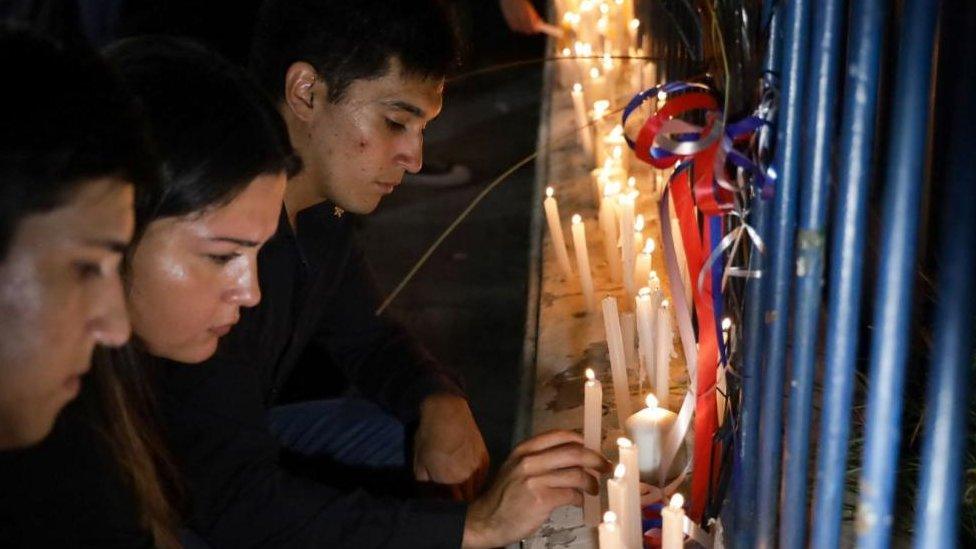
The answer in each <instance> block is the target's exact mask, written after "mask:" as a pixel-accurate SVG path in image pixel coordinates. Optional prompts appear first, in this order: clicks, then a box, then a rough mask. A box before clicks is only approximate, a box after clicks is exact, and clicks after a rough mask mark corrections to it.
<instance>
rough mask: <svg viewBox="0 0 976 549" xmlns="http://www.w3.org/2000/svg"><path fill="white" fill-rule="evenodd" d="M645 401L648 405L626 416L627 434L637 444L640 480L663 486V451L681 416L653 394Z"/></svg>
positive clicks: (664, 472) (665, 478)
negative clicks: (665, 406) (669, 434)
mask: <svg viewBox="0 0 976 549" xmlns="http://www.w3.org/2000/svg"><path fill="white" fill-rule="evenodd" d="M645 402H646V403H647V408H642V409H640V410H638V411H637V413H636V414H634V415H632V416H630V417H629V418H627V422H626V424H625V425H626V430H627V436H629V437H630V439H631V440H633V441H634V442H635V443H636V444H637V448H638V464H637V467H638V469H639V470H640V478H641V480H643V481H644V482H645V483H647V484H650V485H652V486H664V484H665V482H666V481H667V476H668V472H667V471H665V470H663V469H662V468H661V459H662V456H661V452H662V450H663V449H664V444H665V441H666V440H667V435H668V432H669V431H670V430H671V427H673V426H674V423H675V421H676V420H677V418H678V416H677V414H675V413H674V412H672V411H670V410H667V409H665V408H661V407H660V406H658V402H657V398H656V397H655V396H654V394H653V393H649V394H648V395H647V399H646V401H645Z"/></svg>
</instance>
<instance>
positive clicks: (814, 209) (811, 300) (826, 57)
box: [779, 0, 844, 547]
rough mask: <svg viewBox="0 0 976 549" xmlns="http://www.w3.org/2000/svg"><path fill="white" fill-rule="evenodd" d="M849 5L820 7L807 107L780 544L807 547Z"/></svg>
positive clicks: (824, 2) (829, 1)
mask: <svg viewBox="0 0 976 549" xmlns="http://www.w3.org/2000/svg"><path fill="white" fill-rule="evenodd" d="M843 13H844V3H843V2H842V1H841V0H821V1H820V2H817V3H816V6H815V7H814V13H813V33H812V36H811V46H810V63H809V69H810V70H809V84H808V86H807V90H806V92H807V98H806V105H805V106H804V109H805V111H804V113H803V116H804V117H805V120H806V123H805V124H804V133H805V136H806V139H805V145H806V146H805V150H804V151H803V154H802V162H803V170H802V172H801V173H802V175H801V177H800V184H801V188H800V197H799V204H800V215H799V217H798V220H797V226H798V230H797V235H796V249H797V259H796V281H795V283H794V284H795V285H794V300H793V311H794V312H793V314H794V317H793V349H792V351H793V361H792V364H791V368H790V376H789V384H788V387H789V388H788V390H787V391H788V393H787V394H788V396H789V398H788V402H789V417H788V422H787V427H786V453H785V458H784V461H785V463H784V468H785V471H784V483H783V500H782V512H781V513H780V521H781V522H780V530H779V546H780V547H804V546H806V537H807V464H808V459H809V454H810V424H811V415H812V413H813V370H814V365H815V363H816V354H817V339H818V335H819V332H818V328H819V320H820V302H821V293H822V286H823V270H824V248H825V247H826V240H827V236H826V232H825V230H824V224H825V223H826V221H827V204H828V200H829V196H830V193H829V190H830V167H831V155H830V152H831V145H832V144H833V139H834V135H835V133H834V132H835V129H836V126H837V122H836V116H837V95H838V93H837V89H838V85H837V84H838V82H837V81H838V72H839V66H840V61H841V41H840V36H841V33H842V32H843V28H844V27H843Z"/></svg>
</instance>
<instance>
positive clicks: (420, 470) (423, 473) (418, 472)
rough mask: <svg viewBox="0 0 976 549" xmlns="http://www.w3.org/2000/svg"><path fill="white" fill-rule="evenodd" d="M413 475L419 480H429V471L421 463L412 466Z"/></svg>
mask: <svg viewBox="0 0 976 549" xmlns="http://www.w3.org/2000/svg"><path fill="white" fill-rule="evenodd" d="M413 476H414V477H416V478H417V480H419V481H420V482H430V481H431V478H430V471H428V470H427V468H426V467H424V466H422V465H415V466H414V468H413Z"/></svg>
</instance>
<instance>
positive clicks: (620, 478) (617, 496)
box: [607, 463, 630, 549]
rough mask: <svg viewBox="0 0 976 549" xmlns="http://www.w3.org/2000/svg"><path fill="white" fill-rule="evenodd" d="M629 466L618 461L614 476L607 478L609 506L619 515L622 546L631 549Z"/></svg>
mask: <svg viewBox="0 0 976 549" xmlns="http://www.w3.org/2000/svg"><path fill="white" fill-rule="evenodd" d="M626 476H627V467H626V466H625V465H624V464H623V463H618V464H617V466H616V467H615V468H614V470H613V477H612V478H608V479H607V507H608V508H609V509H610V511H611V512H612V513H613V514H614V515H615V516H616V517H617V527H618V529H619V530H620V546H621V547H627V548H628V549H630V545H629V544H628V541H629V540H628V536H627V534H626V530H625V527H626V525H627V481H626V478H625V477H626Z"/></svg>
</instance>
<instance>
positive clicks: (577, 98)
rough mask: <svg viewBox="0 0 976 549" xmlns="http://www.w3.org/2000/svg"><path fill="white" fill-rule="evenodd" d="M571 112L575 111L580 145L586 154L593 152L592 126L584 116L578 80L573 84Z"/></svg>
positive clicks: (583, 105)
mask: <svg viewBox="0 0 976 549" xmlns="http://www.w3.org/2000/svg"><path fill="white" fill-rule="evenodd" d="M570 95H572V96H573V112H574V113H576V127H577V129H578V132H579V139H580V145H582V147H583V150H584V151H586V154H587V155H589V154H592V152H593V128H591V127H590V126H589V121H588V120H587V118H586V102H585V101H584V100H583V85H582V84H580V83H579V82H577V83H575V84H573V91H571V92H570Z"/></svg>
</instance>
